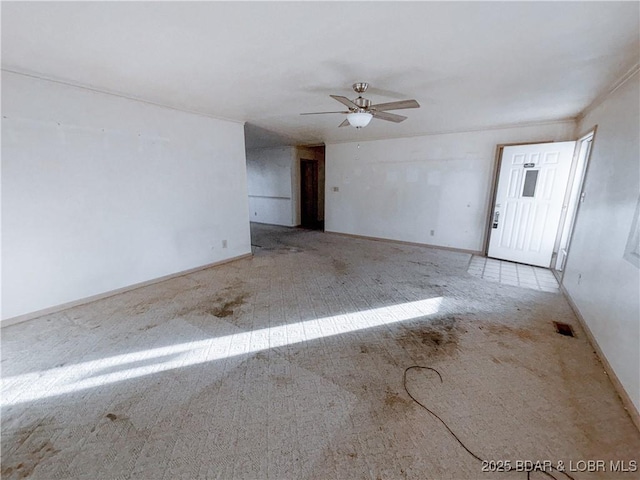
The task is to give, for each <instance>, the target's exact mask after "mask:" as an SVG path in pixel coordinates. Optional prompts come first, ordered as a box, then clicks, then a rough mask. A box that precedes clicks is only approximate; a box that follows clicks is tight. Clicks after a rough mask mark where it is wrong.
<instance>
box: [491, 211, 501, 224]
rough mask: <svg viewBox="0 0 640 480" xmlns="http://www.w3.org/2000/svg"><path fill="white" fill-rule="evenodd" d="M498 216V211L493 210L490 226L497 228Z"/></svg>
mask: <svg viewBox="0 0 640 480" xmlns="http://www.w3.org/2000/svg"><path fill="white" fill-rule="evenodd" d="M499 216H500V212H499V211H497V210H496V211H495V213H494V214H493V225H492V227H491V228H498V217H499Z"/></svg>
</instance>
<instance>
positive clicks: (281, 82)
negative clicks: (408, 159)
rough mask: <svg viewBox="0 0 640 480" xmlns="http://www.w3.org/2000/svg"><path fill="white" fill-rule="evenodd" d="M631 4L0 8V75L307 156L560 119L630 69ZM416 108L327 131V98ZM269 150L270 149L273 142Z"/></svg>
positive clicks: (635, 47) (634, 25)
mask: <svg viewBox="0 0 640 480" xmlns="http://www.w3.org/2000/svg"><path fill="white" fill-rule="evenodd" d="M639 6H640V4H639V3H638V2H602V3H601V2H567V3H564V2H533V3H516V2H513V3H511V2H496V3H493V2H492V3H488V2H470V3H459V2H449V3H441V2H402V3H401V2H348V3H343V2H320V3H316V2H313V3H312V2H293V3H290V2H286V3H285V2H277V3H276V2H251V3H249V2H189V3H187V2H158V3H156V2H135V3H133V2H86V3H81V2H42V3H31V2H15V3H12V2H2V66H3V68H4V69H7V70H12V71H18V72H25V73H32V74H37V75H41V76H44V77H48V78H53V79H58V80H63V81H68V82H71V83H75V84H79V85H85V86H91V87H93V88H97V89H100V90H105V91H108V92H114V93H120V94H124V95H127V96H131V97H135V98H139V99H144V100H147V101H150V102H154V103H158V104H162V105H167V106H172V107H175V108H180V109H185V110H191V111H196V112H201V113H205V114H209V115H213V116H216V117H221V118H227V119H232V120H237V121H247V122H249V123H250V124H251V125H252V126H253V131H254V132H256V134H257V136H256V139H257V140H256V141H258V142H260V141H262V140H264V139H267V141H268V142H274V141H276V142H278V141H282V142H289V143H307V144H315V143H321V142H323V141H324V142H337V141H346V140H350V139H356V138H358V139H361V140H365V139H373V138H388V137H399V136H405V135H419V134H426V133H435V132H447V131H463V130H472V129H482V128H491V127H496V126H503V125H511V124H519V123H529V122H544V121H551V120H558V119H567V118H573V117H575V116H576V115H577V114H579V113H580V112H581V111H582V110H583V109H584V108H585V107H587V106H588V105H589V104H590V103H591V102H592V101H593V100H594V99H595V98H596V97H597V96H598V95H600V94H601V93H602V92H603V91H605V90H606V89H607V88H608V87H609V86H610V85H611V84H612V83H613V82H615V81H616V79H618V78H620V77H621V76H622V75H623V74H624V73H625V72H627V71H628V70H629V69H630V68H632V67H633V66H634V65H636V64H637V63H638V58H639V56H640V47H639V40H638V38H639V23H640V22H639V18H640V10H639ZM357 81H366V82H369V83H370V84H371V85H372V87H371V88H370V90H369V92H367V93H368V94H367V95H365V96H367V97H368V98H370V99H371V100H372V101H373V102H374V103H380V102H388V101H394V100H398V99H405V98H415V99H417V100H418V102H420V104H421V105H422V108H420V109H416V110H405V111H404V112H403V111H396V112H395V113H401V114H405V115H407V116H408V117H409V118H408V119H407V120H406V121H405V122H403V123H401V124H393V123H390V122H384V121H380V120H374V121H373V122H372V123H371V124H370V125H369V126H368V127H366V128H365V129H362V130H361V131H356V130H355V129H354V128H351V127H349V128H337V126H338V124H339V123H340V122H341V121H342V120H343V116H342V115H339V114H336V115H319V116H300V115H299V114H300V113H301V112H313V111H334V110H342V108H341V107H342V106H341V105H340V104H339V103H338V102H336V101H335V100H333V99H331V98H330V97H329V94H338V95H345V96H347V97H350V98H354V97H355V96H356V95H355V93H354V92H353V91H352V90H351V84H352V83H354V82H357ZM274 139H276V140H274Z"/></svg>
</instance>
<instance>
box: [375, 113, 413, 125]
mask: <svg viewBox="0 0 640 480" xmlns="http://www.w3.org/2000/svg"><path fill="white" fill-rule="evenodd" d="M371 113H372V114H373V116H374V117H375V118H379V119H380V120H387V121H389V122H395V123H400V122H402V121H404V120H406V119H407V117H403V116H402V115H396V114H395V113H388V112H375V111H372V112H371Z"/></svg>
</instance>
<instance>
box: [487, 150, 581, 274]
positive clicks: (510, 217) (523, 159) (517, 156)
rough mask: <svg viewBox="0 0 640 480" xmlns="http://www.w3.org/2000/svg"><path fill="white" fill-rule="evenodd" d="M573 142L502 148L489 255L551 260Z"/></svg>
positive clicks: (538, 261) (525, 260) (526, 260)
mask: <svg viewBox="0 0 640 480" xmlns="http://www.w3.org/2000/svg"><path fill="white" fill-rule="evenodd" d="M575 144H576V142H558V143H541V144H535V145H517V146H512V147H504V149H503V151H502V163H501V164H500V172H499V174H498V188H497V191H496V201H495V207H494V211H493V217H492V219H491V235H490V238H489V251H488V256H489V257H493V258H499V259H502V260H510V261H513V262H519V263H527V264H529V265H538V266H541V267H549V266H550V265H551V256H552V254H553V246H554V243H555V240H556V235H557V233H558V226H559V222H560V214H561V213H562V203H563V200H564V197H565V192H566V189H567V184H568V180H569V171H570V169H571V161H572V159H573V151H574V149H575Z"/></svg>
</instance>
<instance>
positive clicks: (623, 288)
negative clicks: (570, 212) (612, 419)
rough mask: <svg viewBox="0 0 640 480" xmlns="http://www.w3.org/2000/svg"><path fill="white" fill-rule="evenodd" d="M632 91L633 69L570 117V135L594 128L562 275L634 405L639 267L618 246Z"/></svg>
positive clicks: (638, 138) (624, 232)
mask: <svg viewBox="0 0 640 480" xmlns="http://www.w3.org/2000/svg"><path fill="white" fill-rule="evenodd" d="M639 91H640V81H639V75H638V73H636V74H635V76H633V77H632V78H631V79H629V80H628V81H627V82H626V83H625V84H624V85H622V86H621V87H620V88H619V89H618V90H616V91H615V92H614V93H613V94H611V95H610V96H609V97H608V98H607V99H605V101H604V102H603V103H601V104H600V105H599V106H597V107H595V108H594V109H593V110H591V111H590V112H589V113H587V115H586V116H585V117H584V118H583V119H582V120H581V121H580V122H579V124H578V127H577V132H576V136H577V135H579V134H584V133H586V132H587V131H588V130H590V129H591V128H592V127H593V126H595V125H597V126H598V129H597V131H596V135H595V138H594V142H593V150H592V153H591V160H590V163H589V166H588V170H587V176H586V179H585V186H584V191H585V194H586V195H585V200H584V202H583V203H581V204H580V209H579V211H578V216H577V220H576V225H575V230H574V235H573V239H572V242H571V244H570V249H569V256H568V259H567V265H566V269H565V276H564V280H563V284H564V287H565V288H566V290H567V291H568V293H569V295H570V296H571V299H572V300H573V302H574V303H575V304H576V306H577V307H578V309H579V310H580V313H581V315H582V317H583V318H584V320H585V322H586V323H587V325H588V327H589V329H590V330H591V332H592V333H593V335H594V337H595V339H596V341H597V343H598V345H599V346H600V349H601V350H602V352H603V353H604V355H605V357H606V358H607V361H608V362H609V364H610V365H611V367H612V369H613V370H614V372H615V374H616V376H617V377H618V379H619V380H620V382H621V383H622V385H623V387H624V388H625V390H626V392H627V393H628V395H629V397H630V398H631V401H632V402H633V403H634V405H635V407H636V409H638V410H640V270H638V266H637V265H635V264H634V263H632V261H630V260H628V259H626V258H625V251H626V250H627V247H628V245H627V242H628V239H629V236H630V233H631V229H632V227H633V226H635V225H634V218H636V216H637V215H638V212H637V210H636V207H637V205H638V201H639V196H640V164H639V160H640V113H639V108H640V107H639V105H640V94H639ZM636 221H637V219H636ZM636 247H637V245H636Z"/></svg>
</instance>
